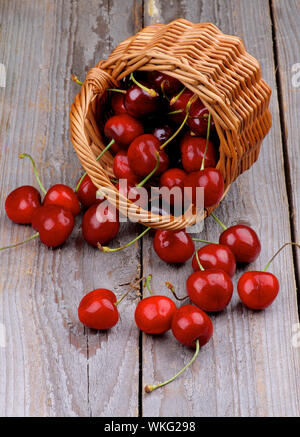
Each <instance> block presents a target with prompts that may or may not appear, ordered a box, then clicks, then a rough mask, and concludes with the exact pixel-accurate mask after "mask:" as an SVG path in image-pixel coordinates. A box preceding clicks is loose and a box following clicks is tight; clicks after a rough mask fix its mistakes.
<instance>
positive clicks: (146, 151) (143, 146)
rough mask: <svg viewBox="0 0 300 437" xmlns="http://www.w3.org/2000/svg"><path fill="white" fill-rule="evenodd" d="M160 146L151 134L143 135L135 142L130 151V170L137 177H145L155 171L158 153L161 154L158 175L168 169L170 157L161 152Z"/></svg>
mask: <svg viewBox="0 0 300 437" xmlns="http://www.w3.org/2000/svg"><path fill="white" fill-rule="evenodd" d="M160 146H161V144H160V141H159V140H158V139H157V138H156V137H155V136H154V135H151V134H145V135H141V136H139V137H137V138H135V140H133V142H132V143H131V144H130V146H129V149H128V160H129V165H130V168H131V169H132V171H133V172H134V173H135V174H136V175H138V176H140V177H145V176H147V175H148V174H149V173H151V171H152V170H154V168H155V166H156V163H157V152H159V167H158V169H157V171H156V174H161V173H163V172H164V171H165V170H166V169H167V168H168V166H169V158H168V155H167V154H166V153H165V152H164V151H163V150H160Z"/></svg>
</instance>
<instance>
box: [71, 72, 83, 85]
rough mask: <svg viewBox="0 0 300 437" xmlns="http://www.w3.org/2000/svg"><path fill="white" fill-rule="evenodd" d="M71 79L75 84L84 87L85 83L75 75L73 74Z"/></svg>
mask: <svg viewBox="0 0 300 437" xmlns="http://www.w3.org/2000/svg"><path fill="white" fill-rule="evenodd" d="M71 78H72V80H73V82H76V83H77V84H78V85H83V82H81V80H79V79H78V77H77V76H76V75H75V74H72V75H71Z"/></svg>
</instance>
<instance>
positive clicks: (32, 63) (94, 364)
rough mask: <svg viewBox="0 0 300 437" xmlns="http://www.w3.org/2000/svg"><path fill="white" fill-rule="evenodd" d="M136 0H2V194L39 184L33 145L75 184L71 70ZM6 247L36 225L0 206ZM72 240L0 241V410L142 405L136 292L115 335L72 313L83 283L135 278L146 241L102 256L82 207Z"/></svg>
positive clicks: (47, 172)
mask: <svg viewBox="0 0 300 437" xmlns="http://www.w3.org/2000/svg"><path fill="white" fill-rule="evenodd" d="M140 6H141V3H140V2H134V1H128V2H123V1H121V0H116V1H114V2H106V1H96V0H92V1H89V2H86V1H83V0H82V1H78V2H73V1H62V0H57V1H53V0H47V1H46V0H44V1H42V2H39V1H35V0H32V1H26V2H24V1H21V0H14V1H2V2H1V3H0V17H1V38H0V41H1V42H0V44H1V46H0V62H2V63H4V64H5V66H6V69H7V86H6V88H0V108H1V109H0V111H1V161H0V169H1V181H0V184H1V203H2V205H3V202H4V199H5V197H6V195H7V194H8V192H9V191H11V190H12V189H13V188H15V187H17V186H19V185H22V184H28V183H29V184H33V185H36V183H35V181H34V177H33V174H32V170H31V167H30V164H29V162H24V161H20V160H18V153H20V152H23V151H27V152H30V153H32V154H33V155H34V157H35V158H36V160H37V163H38V165H39V168H40V170H41V174H42V179H43V181H44V183H45V185H46V187H49V186H50V185H51V184H53V183H56V182H62V183H68V184H70V185H73V186H74V185H75V182H76V180H77V178H78V176H79V174H80V169H79V164H78V160H77V158H76V156H75V152H74V151H73V148H72V146H71V143H70V140H69V108H70V105H71V103H72V101H73V98H74V96H75V94H76V92H78V86H77V85H76V84H74V83H73V82H72V81H71V80H70V75H71V73H72V72H74V73H77V74H78V76H79V77H84V74H85V72H86V71H87V70H88V69H89V68H90V67H92V66H94V64H95V63H96V62H97V61H98V60H99V59H100V58H101V57H105V56H107V55H108V53H109V52H110V51H111V49H112V48H113V47H114V46H115V45H116V44H117V42H118V41H119V40H122V39H124V38H125V37H127V36H128V35H130V34H132V33H133V32H135V31H136V30H137V27H138V26H139V23H140V21H139V7H140ZM0 222H1V225H0V246H3V245H4V244H8V243H9V242H14V241H21V240H22V239H24V237H26V236H28V235H30V234H31V233H32V230H31V229H30V228H29V227H21V226H17V225H14V224H12V223H11V222H10V221H9V220H8V219H7V217H6V216H5V213H4V211H3V209H2V213H1V216H0ZM77 222H78V223H77V228H76V230H75V231H74V232H73V235H72V237H71V238H70V239H69V241H68V243H67V244H66V245H65V246H64V247H63V248H61V249H58V250H54V251H50V250H48V249H46V248H45V247H42V245H41V244H39V242H38V241H35V242H32V243H29V244H27V245H26V246H22V247H20V248H17V249H14V250H11V251H7V252H2V253H1V263H0V278H1V281H0V287H1V288H0V323H3V324H4V325H5V327H6V334H7V335H6V347H5V348H2V347H1V346H0V360H1V361H0V368H1V377H0V415H1V416H4V415H5V416H15V415H16V416H23V415H25V416H73V415H78V416H79V415H80V416H90V415H108V416H110V415H123V416H134V415H136V414H137V405H138V333H137V330H134V329H133V327H132V326H133V325H132V323H131V320H132V313H133V310H134V303H133V299H134V295H133V297H132V298H130V299H128V300H127V301H125V302H123V303H122V305H121V306H120V311H121V321H120V323H119V325H118V326H117V327H116V328H115V329H113V330H112V331H111V333H110V334H109V335H106V334H100V333H99V334H95V333H92V332H88V333H86V331H85V330H84V328H83V327H82V326H81V324H80V323H79V321H78V318H77V305H78V303H79V301H80V299H81V297H82V296H83V295H84V293H85V292H87V291H90V290H92V289H94V288H99V287H107V288H110V289H113V290H115V291H116V292H117V293H118V294H119V295H120V294H121V292H122V290H124V287H119V286H118V284H121V283H124V282H127V281H130V280H131V279H133V278H135V276H136V274H137V268H138V264H139V249H138V247H132V248H131V249H129V250H128V251H126V254H125V253H124V254H123V255H107V256H106V255H104V254H101V253H99V252H97V250H94V249H92V248H90V247H87V245H86V244H84V242H83V241H82V237H81V235H80V218H78V220H77ZM135 231H136V229H135V226H131V227H127V228H122V231H121V233H120V237H119V238H117V239H116V242H115V243H114V244H122V242H123V243H124V242H127V241H128V239H130V238H131V237H132V235H133V234H134V233H135Z"/></svg>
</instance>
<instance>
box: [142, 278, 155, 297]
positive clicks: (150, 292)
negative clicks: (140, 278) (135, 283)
mask: <svg viewBox="0 0 300 437" xmlns="http://www.w3.org/2000/svg"><path fill="white" fill-rule="evenodd" d="M151 279H152V275H151V274H150V275H148V276H147V278H146V281H145V285H144V286H145V287H146V288H147V290H148V291H149V294H150V296H153V292H152V290H151V288H150V281H151Z"/></svg>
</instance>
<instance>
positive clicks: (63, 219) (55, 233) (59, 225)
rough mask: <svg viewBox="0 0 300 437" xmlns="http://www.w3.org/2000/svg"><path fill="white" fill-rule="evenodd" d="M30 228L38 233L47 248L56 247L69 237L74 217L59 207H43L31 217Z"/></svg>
mask: <svg viewBox="0 0 300 437" xmlns="http://www.w3.org/2000/svg"><path fill="white" fill-rule="evenodd" d="M32 227H33V229H35V230H36V231H37V232H38V233H39V237H40V240H41V242H42V243H44V244H45V245H46V246H48V247H58V246H61V245H62V244H63V243H64V242H65V241H66V240H67V238H68V237H69V236H70V235H71V233H72V230H73V228H74V216H73V214H72V212H71V211H69V210H66V209H65V208H63V207H61V206H59V205H44V206H41V207H40V208H38V209H37V210H36V211H35V212H34V214H33V215H32Z"/></svg>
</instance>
